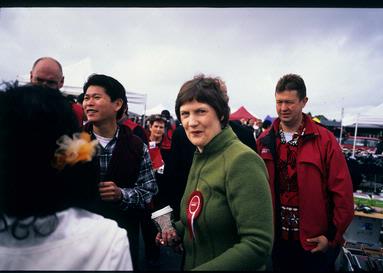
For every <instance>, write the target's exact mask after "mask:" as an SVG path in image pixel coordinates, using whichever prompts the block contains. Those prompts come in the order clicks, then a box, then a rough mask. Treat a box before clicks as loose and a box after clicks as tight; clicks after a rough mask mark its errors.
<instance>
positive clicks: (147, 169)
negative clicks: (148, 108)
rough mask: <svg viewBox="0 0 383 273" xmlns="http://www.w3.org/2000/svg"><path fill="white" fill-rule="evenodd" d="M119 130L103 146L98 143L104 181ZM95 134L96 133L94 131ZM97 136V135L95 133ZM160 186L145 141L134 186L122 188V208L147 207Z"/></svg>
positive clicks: (101, 175) (98, 154)
mask: <svg viewBox="0 0 383 273" xmlns="http://www.w3.org/2000/svg"><path fill="white" fill-rule="evenodd" d="M118 133H119V130H117V132H116V135H115V136H114V137H113V138H112V140H111V141H110V142H109V143H108V144H107V145H106V146H105V147H102V146H101V145H100V144H98V147H99V148H98V151H97V157H98V160H99V163H100V178H101V181H104V179H105V175H106V172H107V169H108V165H109V162H110V159H111V157H112V154H113V150H114V147H115V146H116V145H115V144H116V141H117V137H118ZM93 134H94V133H93ZM95 136H96V138H98V137H99V136H97V135H96V134H95ZM157 192H158V186H157V183H156V179H155V177H154V173H153V170H152V162H151V160H150V155H149V150H148V146H147V145H146V144H145V143H143V156H142V160H141V163H140V171H139V174H138V178H137V181H136V182H135V183H134V187H133V188H121V193H122V200H121V204H120V208H121V209H122V210H127V209H128V208H145V207H147V205H148V204H150V202H151V200H152V198H153V196H154V195H155V194H157Z"/></svg>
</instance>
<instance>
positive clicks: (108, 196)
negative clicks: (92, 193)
mask: <svg viewBox="0 0 383 273" xmlns="http://www.w3.org/2000/svg"><path fill="white" fill-rule="evenodd" d="M98 190H99V192H100V197H101V200H104V201H120V200H121V199H122V192H121V189H120V188H119V187H117V185H116V183H114V182H113V181H104V182H100V183H99V184H98Z"/></svg>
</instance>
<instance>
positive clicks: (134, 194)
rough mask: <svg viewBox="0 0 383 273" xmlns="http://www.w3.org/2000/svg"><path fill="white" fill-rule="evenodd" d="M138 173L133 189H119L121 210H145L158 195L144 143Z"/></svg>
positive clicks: (146, 147)
mask: <svg viewBox="0 0 383 273" xmlns="http://www.w3.org/2000/svg"><path fill="white" fill-rule="evenodd" d="M143 150H144V152H143V156H142V160H141V165H140V173H139V175H138V178H137V181H136V183H134V187H133V188H121V191H122V202H121V208H122V209H123V210H126V209H128V208H142V209H143V208H145V207H146V206H147V204H149V203H150V202H151V201H152V198H153V196H154V195H156V194H157V193H158V186H157V182H156V179H155V177H154V173H153V169H152V161H151V160H150V155H149V150H148V146H146V144H145V143H144V147H143Z"/></svg>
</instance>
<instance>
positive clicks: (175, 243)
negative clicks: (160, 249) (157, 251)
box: [155, 229, 183, 252]
mask: <svg viewBox="0 0 383 273" xmlns="http://www.w3.org/2000/svg"><path fill="white" fill-rule="evenodd" d="M155 240H156V244H157V245H158V246H170V247H172V248H173V249H174V250H175V251H176V252H182V251H183V247H182V240H181V238H180V237H179V236H178V235H177V232H176V230H175V229H171V230H169V231H164V232H158V233H157V236H156V239H155Z"/></svg>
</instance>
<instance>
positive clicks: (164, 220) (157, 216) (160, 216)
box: [152, 206, 174, 232]
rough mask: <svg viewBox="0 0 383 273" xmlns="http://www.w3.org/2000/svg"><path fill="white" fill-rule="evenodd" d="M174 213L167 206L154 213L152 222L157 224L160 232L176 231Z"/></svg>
mask: <svg viewBox="0 0 383 273" xmlns="http://www.w3.org/2000/svg"><path fill="white" fill-rule="evenodd" d="M172 211H173V209H172V208H171V207H170V206H166V207H164V208H162V209H160V210H156V211H155V212H153V213H152V220H153V221H154V222H155V223H156V226H157V228H158V231H159V232H165V231H169V230H172V229H174V228H173V226H172Z"/></svg>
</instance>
